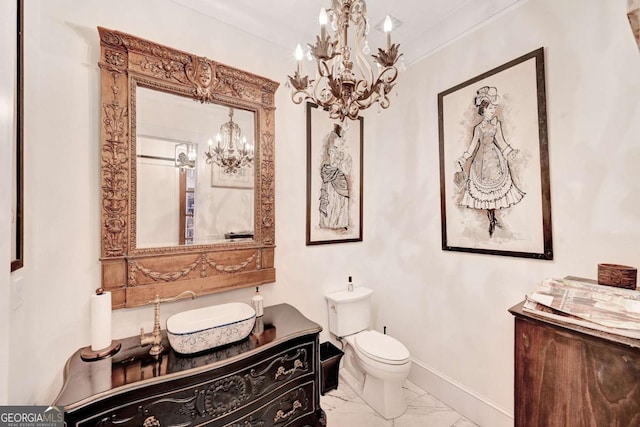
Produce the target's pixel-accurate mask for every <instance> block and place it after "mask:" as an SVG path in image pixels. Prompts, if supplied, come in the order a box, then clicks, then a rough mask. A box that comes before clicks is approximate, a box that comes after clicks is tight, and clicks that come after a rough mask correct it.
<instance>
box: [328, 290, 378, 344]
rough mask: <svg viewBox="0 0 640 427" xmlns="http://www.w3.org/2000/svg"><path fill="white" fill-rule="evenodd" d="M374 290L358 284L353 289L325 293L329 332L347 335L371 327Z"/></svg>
mask: <svg viewBox="0 0 640 427" xmlns="http://www.w3.org/2000/svg"><path fill="white" fill-rule="evenodd" d="M371 294H373V290H371V289H369V288H365V287H364V286H358V287H356V288H354V289H353V291H347V290H344V291H339V292H333V293H330V294H327V295H325V298H326V299H327V308H328V309H329V332H331V333H332V334H334V335H335V336H337V337H345V336H347V335H352V334H355V333H357V332H360V331H364V330H366V329H368V328H369V322H370V320H371Z"/></svg>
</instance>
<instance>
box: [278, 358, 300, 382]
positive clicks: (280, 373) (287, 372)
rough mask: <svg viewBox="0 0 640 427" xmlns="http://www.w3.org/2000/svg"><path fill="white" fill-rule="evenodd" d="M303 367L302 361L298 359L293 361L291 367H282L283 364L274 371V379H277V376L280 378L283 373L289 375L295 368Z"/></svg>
mask: <svg viewBox="0 0 640 427" xmlns="http://www.w3.org/2000/svg"><path fill="white" fill-rule="evenodd" d="M303 367H304V363H302V361H301V360H300V359H296V360H295V361H294V362H293V368H291V369H284V366H280V367H279V368H278V370H277V371H276V376H275V379H276V380H277V379H278V378H280V377H281V376H283V375H289V374H292V373H294V372H295V371H296V370H298V369H301V368H303Z"/></svg>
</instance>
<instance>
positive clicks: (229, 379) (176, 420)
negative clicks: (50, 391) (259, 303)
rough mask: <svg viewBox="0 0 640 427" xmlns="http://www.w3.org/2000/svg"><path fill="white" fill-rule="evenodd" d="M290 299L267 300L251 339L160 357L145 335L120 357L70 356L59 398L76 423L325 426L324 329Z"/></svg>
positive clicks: (127, 344)
mask: <svg viewBox="0 0 640 427" xmlns="http://www.w3.org/2000/svg"><path fill="white" fill-rule="evenodd" d="M321 330H322V328H321V327H320V326H319V325H318V324H316V323H314V322H312V321H310V320H308V319H307V318H306V317H304V316H303V315H302V314H301V313H300V312H299V311H298V310H296V309H295V308H294V307H292V306H290V305H288V304H280V305H276V306H271V307H266V308H265V310H264V316H263V317H261V318H258V319H257V321H256V326H255V327H254V331H253V333H252V334H251V335H250V336H249V337H247V338H246V339H244V340H243V341H240V342H237V343H234V344H231V345H228V346H224V347H219V348H216V349H213V350H210V351H207V352H205V353H201V354H196V355H192V356H184V355H179V354H177V353H175V352H174V351H173V350H172V349H171V347H170V346H169V344H168V341H166V337H165V343H164V344H165V350H164V352H163V353H162V354H160V355H159V356H157V357H152V356H150V355H149V354H148V350H149V347H141V346H140V337H130V338H125V339H123V340H121V342H122V349H121V350H120V351H119V352H118V353H117V354H115V355H114V356H113V357H110V358H106V359H103V360H98V361H92V362H88V361H84V360H82V358H81V355H80V354H81V350H78V351H76V352H75V353H74V354H73V356H71V358H69V360H68V361H67V364H66V366H65V371H64V384H63V386H62V390H61V392H60V394H59V396H58V397H57V399H56V402H55V404H56V405H60V406H63V407H64V411H65V421H66V423H67V425H69V426H105V427H106V426H145V427H161V426H162V427H164V426H181V427H187V426H196V425H197V426H201V425H207V426H212V427H213V426H229V427H231V426H234V427H241V426H242V427H252V426H291V427H294V426H296V427H297V426H322V425H326V419H325V413H324V411H323V410H322V408H321V407H320V361H319V354H320V353H319V341H318V340H319V333H320V331H321Z"/></svg>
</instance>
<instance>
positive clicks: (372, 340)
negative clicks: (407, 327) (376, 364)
mask: <svg viewBox="0 0 640 427" xmlns="http://www.w3.org/2000/svg"><path fill="white" fill-rule="evenodd" d="M355 341H356V347H357V348H358V350H360V351H361V352H363V353H364V354H365V355H366V356H368V357H370V358H372V359H373V360H378V361H380V362H387V363H396V364H399V363H403V362H405V361H407V360H408V359H409V350H407V347H405V346H404V345H403V344H402V343H401V342H400V341H398V340H397V339H395V338H393V337H390V336H389V335H385V334H381V333H380V332H378V331H364V332H361V333H359V334H358V335H356V337H355Z"/></svg>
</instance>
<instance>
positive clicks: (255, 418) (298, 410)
mask: <svg viewBox="0 0 640 427" xmlns="http://www.w3.org/2000/svg"><path fill="white" fill-rule="evenodd" d="M313 390H314V382H313V381H309V382H307V383H305V384H302V385H300V386H296V387H293V388H292V389H291V390H289V391H287V392H285V393H282V394H280V395H278V397H277V398H275V399H273V400H271V401H270V402H268V403H265V404H264V405H262V406H260V407H259V408H257V409H255V410H254V411H253V412H251V413H250V414H247V415H246V416H244V417H242V418H240V419H238V420H236V421H234V422H232V423H229V424H225V426H224V427H247V426H282V427H294V426H308V425H310V423H309V421H308V420H307V418H309V415H313V413H314V411H315V409H316V408H315V407H314V400H313Z"/></svg>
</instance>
